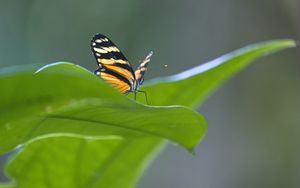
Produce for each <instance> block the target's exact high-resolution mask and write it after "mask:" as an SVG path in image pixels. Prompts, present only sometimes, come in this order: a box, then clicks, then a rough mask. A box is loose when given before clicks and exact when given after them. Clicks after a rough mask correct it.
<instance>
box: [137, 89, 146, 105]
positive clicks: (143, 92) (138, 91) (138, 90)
mask: <svg viewBox="0 0 300 188" xmlns="http://www.w3.org/2000/svg"><path fill="white" fill-rule="evenodd" d="M137 92H140V93H144V95H145V99H146V102H147V105H149V102H148V97H147V92H146V91H141V90H137ZM134 94H135V95H136V93H134ZM135 99H136V98H135Z"/></svg>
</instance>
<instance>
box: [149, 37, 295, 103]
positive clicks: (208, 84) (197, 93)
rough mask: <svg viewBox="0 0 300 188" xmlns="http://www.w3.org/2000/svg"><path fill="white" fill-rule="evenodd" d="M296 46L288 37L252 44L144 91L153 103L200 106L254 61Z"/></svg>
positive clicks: (169, 77) (162, 80)
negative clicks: (225, 82)
mask: <svg viewBox="0 0 300 188" xmlns="http://www.w3.org/2000/svg"><path fill="white" fill-rule="evenodd" d="M295 46H296V44H295V41H293V40H289V39H282V40H273V41H269V42H263V43H258V44H254V45H249V46H247V47H244V48H241V49H239V50H236V51H233V52H231V53H229V54H226V55H224V56H221V57H219V58H217V59H215V60H213V61H210V62H208V63H205V64H201V65H199V66H197V67H195V68H192V69H189V70H187V71H184V72H181V73H179V74H176V75H173V76H168V77H164V78H158V79H154V80H152V81H151V83H150V84H149V85H147V86H145V88H144V90H146V91H147V94H148V95H149V96H151V100H150V103H151V104H153V105H172V104H177V105H184V106H189V107H193V108H197V107H198V106H199V105H200V104H202V103H203V102H204V100H205V99H206V97H207V96H209V95H210V93H212V92H213V91H215V90H216V89H217V88H218V87H220V86H221V84H222V83H223V82H224V81H226V80H228V79H229V78H231V77H232V76H234V75H235V74H236V73H238V72H239V71H241V70H243V69H244V68H245V67H246V66H247V65H249V64H250V63H251V62H253V60H255V59H257V58H259V57H262V56H265V55H268V54H270V53H274V52H277V51H279V50H283V49H286V48H291V47H295ZM179 93H180V94H179Z"/></svg>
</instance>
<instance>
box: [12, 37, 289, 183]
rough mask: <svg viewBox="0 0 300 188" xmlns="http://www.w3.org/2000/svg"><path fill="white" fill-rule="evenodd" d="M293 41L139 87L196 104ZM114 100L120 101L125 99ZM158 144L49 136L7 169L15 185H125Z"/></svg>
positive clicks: (158, 101) (155, 100) (164, 99)
mask: <svg viewBox="0 0 300 188" xmlns="http://www.w3.org/2000/svg"><path fill="white" fill-rule="evenodd" d="M293 46H295V44H294V42H293V41H291V40H277V41H271V42H267V43H261V44H258V45H252V46H249V47H246V48H243V49H241V50H238V51H235V52H233V53H230V54H228V55H225V56H222V57H221V58H218V59H217V60H214V61H212V62H208V63H207V64H203V65H200V66H199V67H196V68H194V69H190V70H188V71H185V72H183V73H180V74H178V75H175V76H171V77H166V78H162V79H159V80H155V81H154V82H152V84H150V85H148V86H145V87H144V89H145V90H146V91H147V92H148V96H151V98H150V99H151V101H150V103H151V104H155V105H170V104H184V105H187V106H193V107H196V106H197V105H199V104H201V103H202V102H203V101H204V99H205V98H206V97H207V96H208V95H209V93H211V92H212V91H214V90H215V89H216V88H217V87H218V86H220V84H221V83H222V82H224V81H225V80H227V79H228V78H230V77H231V76H233V75H234V74H235V73H237V72H238V71H240V70H242V68H244V67H245V66H246V65H248V64H249V63H250V62H251V61H252V60H254V59H256V58H258V57H261V56H263V55H266V54H269V53H272V52H276V51H278V50H282V49H285V48H289V47H293ZM72 86H73V85H72ZM103 87H105V86H104V85H103ZM112 93H114V92H112ZM120 99H121V98H120ZM119 102H120V103H122V104H123V102H124V101H122V100H120V101H118V103H119ZM124 103H125V102H124ZM163 144H164V142H163V141H162V140H160V139H154V138H150V137H149V138H146V139H123V140H87V139H80V138H65V137H64V138H61V137H55V138H48V139H45V140H38V141H36V142H33V143H31V144H28V145H27V146H26V147H25V148H24V149H23V150H22V151H21V153H20V154H19V155H18V156H17V158H16V159H15V160H13V161H11V163H10V165H9V166H8V173H9V174H10V175H11V177H13V178H15V179H16V180H17V182H18V183H19V185H18V187H28V186H30V187H33V188H34V187H39V188H40V187H47V186H53V187H84V186H88V187H105V188H108V187H109V188H117V187H124V188H126V187H128V188H129V187H133V186H134V185H135V183H136V182H137V179H138V178H139V177H140V175H141V172H142V170H143V169H145V168H146V166H147V165H149V162H150V160H151V159H152V158H153V157H154V156H155V155H156V154H157V153H158V151H159V150H160V149H161V148H162V146H163ZM59 176H61V177H63V178H60V179H63V180H61V181H62V182H61V184H59V183H60V181H59V182H57V181H56V180H57V179H54V177H59ZM75 182H77V183H75ZM90 182H92V183H91V184H89V183H90ZM12 187H15V186H14V185H12Z"/></svg>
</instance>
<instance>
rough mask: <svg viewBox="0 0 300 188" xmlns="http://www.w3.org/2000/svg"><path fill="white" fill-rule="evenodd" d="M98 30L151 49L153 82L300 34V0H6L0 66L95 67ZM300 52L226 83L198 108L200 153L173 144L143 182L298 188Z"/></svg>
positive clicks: (137, 51)
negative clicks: (202, 124)
mask: <svg viewBox="0 0 300 188" xmlns="http://www.w3.org/2000/svg"><path fill="white" fill-rule="evenodd" d="M95 33H102V34H105V35H107V36H109V37H110V38H111V39H112V40H113V41H114V43H116V44H117V45H118V46H119V48H121V50H122V51H123V53H124V54H125V55H126V56H127V58H128V59H129V61H130V62H131V64H132V65H133V66H134V67H136V66H137V65H138V61H139V60H140V59H143V58H144V57H145V56H146V55H147V53H148V52H149V51H150V50H153V51H154V55H153V58H152V61H151V64H150V67H149V70H148V72H147V74H146V80H147V79H151V78H154V77H159V76H167V75H171V74H174V73H178V72H181V71H183V70H186V69H188V68H190V67H193V66H196V65H199V64H201V63H204V62H206V61H209V60H212V59H214V58H216V57H218V56H220V55H222V54H225V53H228V52H231V51H232V50H234V49H237V48H240V47H243V46H245V45H247V44H251V43H256V42H261V41H265V40H270V39H278V38H293V39H296V40H299V38H300V1H297V0H252V1H248V0H201V1H196V0H186V1H181V0H169V1H160V0H151V1H150V0H126V1H114V0H89V1H79V0H52V1H48V0H1V1H0V68H2V67H7V66H13V65H20V64H30V63H39V64H47V63H51V62H56V61H69V62H72V63H75V64H79V65H81V66H83V67H86V68H87V69H89V70H91V71H93V70H94V69H95V68H96V63H95V60H94V57H93V55H92V54H91V51H90V39H91V37H92V36H93V35H94V34H95ZM299 52H300V49H299V48H298V49H292V50H287V51H285V52H280V53H278V54H275V55H272V56H270V57H266V58H262V59H260V60H258V61H257V62H256V63H255V64H252V65H251V66H250V67H249V68H247V69H246V70H245V71H243V72H241V73H240V74H238V75H237V76H235V77H234V78H233V79H232V80H230V81H229V82H227V83H226V84H225V85H224V86H223V87H222V88H221V89H219V90H218V91H217V92H216V93H215V94H214V95H212V96H211V97H210V98H209V99H208V100H207V101H206V103H205V104H204V105H203V106H202V107H201V108H200V109H199V111H200V112H201V113H202V114H204V116H205V117H206V118H207V120H208V122H209V131H208V133H207V135H206V137H205V138H204V140H203V142H202V143H201V144H200V145H199V146H198V148H197V151H196V152H197V155H195V156H193V155H190V154H189V153H187V152H186V151H185V150H184V149H182V148H180V147H178V146H174V145H170V146H169V147H167V149H166V150H164V151H163V152H162V153H161V154H160V155H159V156H158V158H157V159H156V160H155V161H154V162H153V165H152V166H150V168H149V169H148V170H147V171H146V173H145V174H144V176H143V178H142V180H141V181H140V182H139V184H138V188H153V187H164V188H169V187H170V188H171V187H172V188H182V187H185V188H199V187H205V188H235V187H236V188H239V187H243V188H253V187H255V188H266V187H272V188H277V187H278V188H282V187H285V188H298V187H299V185H300V148H299V143H300V115H299V114H300V99H299V98H300V85H299V83H300V62H299V59H300V53H299ZM164 65H168V66H167V67H166V66H164ZM4 161H5V157H4V156H2V157H1V162H0V166H2V165H3V163H4ZM1 179H2V180H4V178H3V177H1Z"/></svg>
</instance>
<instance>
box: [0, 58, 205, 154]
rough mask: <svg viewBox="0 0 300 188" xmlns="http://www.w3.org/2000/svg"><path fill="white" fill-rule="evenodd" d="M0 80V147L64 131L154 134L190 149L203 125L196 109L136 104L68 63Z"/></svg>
mask: <svg viewBox="0 0 300 188" xmlns="http://www.w3.org/2000/svg"><path fill="white" fill-rule="evenodd" d="M0 86H1V91H2V93H1V99H0V112H1V114H0V117H1V118H0V148H1V149H0V152H4V151H8V150H9V149H12V148H14V147H16V146H17V145H19V144H22V143H25V142H27V141H29V140H32V139H38V138H41V137H49V136H66V135H72V136H93V137H97V138H101V139H105V138H115V139H120V138H123V137H124V138H132V137H158V138H166V139H169V140H172V141H174V142H176V143H178V144H180V145H182V146H184V147H186V148H187V149H188V150H192V149H193V148H194V147H195V146H196V145H197V144H198V143H199V141H200V140H201V139H202V137H203V136H204V134H205V132H206V129H207V125H206V122H205V120H204V118H203V117H202V116H201V115H200V114H198V113H197V112H194V111H192V110H190V109H187V108H185V107H181V106H164V107H163V106H161V107H158V106H144V105H141V104H138V103H136V102H134V101H132V100H130V99H128V98H126V97H125V96H123V95H121V94H120V93H118V92H117V91H116V90H114V89H113V88H111V87H110V86H108V85H107V84H106V83H104V82H103V81H102V80H100V79H99V78H97V77H96V76H94V75H93V74H92V73H90V72H88V71H86V70H85V69H83V68H81V67H79V66H76V65H73V64H70V63H56V64H52V65H50V66H47V67H45V68H43V69H42V70H40V71H38V73H36V74H33V72H32V71H28V72H27V71H26V72H18V71H16V72H12V73H9V74H2V75H1V78H0ZM187 120H188V121H187Z"/></svg>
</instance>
